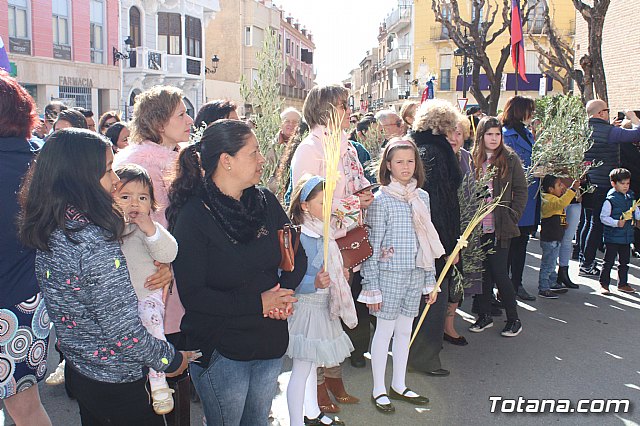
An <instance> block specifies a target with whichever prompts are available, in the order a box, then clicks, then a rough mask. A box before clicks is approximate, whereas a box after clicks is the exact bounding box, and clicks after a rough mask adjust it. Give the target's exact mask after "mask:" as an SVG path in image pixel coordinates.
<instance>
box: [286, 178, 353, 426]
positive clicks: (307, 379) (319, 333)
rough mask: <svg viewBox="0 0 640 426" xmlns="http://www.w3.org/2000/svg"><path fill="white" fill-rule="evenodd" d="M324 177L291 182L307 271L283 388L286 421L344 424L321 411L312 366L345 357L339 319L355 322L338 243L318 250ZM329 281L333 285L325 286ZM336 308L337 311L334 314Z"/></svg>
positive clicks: (295, 425) (348, 347)
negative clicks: (326, 250)
mask: <svg viewBox="0 0 640 426" xmlns="http://www.w3.org/2000/svg"><path fill="white" fill-rule="evenodd" d="M323 188H324V179H323V178H321V177H319V176H311V175H305V176H303V177H302V178H301V179H300V181H299V182H298V183H297V185H296V189H295V190H294V193H293V197H292V200H291V206H290V207H289V215H290V217H291V221H292V222H293V223H294V224H296V225H301V235H300V243H301V245H302V247H303V248H304V251H305V253H306V255H307V272H306V274H305V276H304V278H303V279H302V282H301V283H300V285H299V286H298V287H297V288H296V298H297V299H298V301H297V302H296V303H295V305H294V313H293V315H292V316H291V317H289V320H288V321H289V347H288V348H287V355H288V356H289V357H291V358H292V359H293V368H292V369H291V378H290V379H289V386H288V388H287V404H288V406H289V419H290V424H291V426H303V425H307V426H309V425H313V426H322V425H344V423H343V422H342V421H340V420H337V419H331V418H330V417H328V416H326V415H324V413H322V412H321V411H320V408H319V407H318V393H317V392H318V391H317V376H316V368H317V367H334V366H336V365H340V363H341V362H342V361H343V360H344V359H345V358H347V357H348V356H349V355H350V354H351V351H353V345H352V344H351V340H349V337H348V336H347V335H346V333H345V332H344V331H343V329H342V325H341V324H340V318H342V319H343V321H344V322H345V324H347V325H348V326H350V327H351V328H353V327H355V325H356V323H357V318H356V313H355V308H354V306H353V298H352V297H351V290H350V288H349V284H348V283H347V281H346V278H345V271H344V268H343V264H342V256H341V255H340V249H339V248H338V245H337V244H336V242H335V240H334V239H333V238H331V240H330V242H329V257H330V259H329V260H330V261H329V262H325V259H324V251H323V238H322V233H323V229H322V228H323V226H322V224H323V222H322V199H323V193H324V189H323ZM330 286H333V287H334V288H333V289H331V290H330V289H329V287H330ZM336 290H338V291H340V292H341V294H342V295H343V296H347V297H346V298H345V297H341V298H339V300H342V301H343V303H336V301H337V300H338V298H332V293H334V292H335V291H336ZM335 313H337V314H338V315H335Z"/></svg>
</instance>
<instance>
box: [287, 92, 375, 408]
mask: <svg viewBox="0 0 640 426" xmlns="http://www.w3.org/2000/svg"><path fill="white" fill-rule="evenodd" d="M348 98H349V91H348V90H347V89H345V88H344V87H343V86H339V85H328V86H316V87H314V88H313V89H311V91H310V92H309V94H308V95H307V99H306V100H305V101H304V107H303V111H302V112H303V115H304V119H305V122H306V123H307V124H308V125H309V128H310V131H309V135H308V136H307V137H306V138H305V139H304V140H303V141H302V142H301V143H300V145H299V146H298V148H297V149H296V152H295V154H294V155H293V159H292V160H291V178H292V179H291V181H292V184H293V185H295V184H296V183H297V182H298V180H300V178H301V177H302V176H304V175H305V174H311V175H318V176H322V177H325V176H326V170H325V165H324V140H325V138H326V137H327V136H328V134H329V129H328V127H327V126H328V124H329V121H330V115H331V112H332V111H334V110H335V111H336V112H337V113H338V116H339V117H341V118H342V122H341V128H342V130H343V132H342V140H341V143H340V161H339V164H338V173H339V178H338V181H337V182H336V188H335V191H334V193H333V207H334V211H337V212H338V214H336V215H335V216H334V219H335V220H334V221H333V222H332V223H333V225H334V227H335V228H336V236H337V237H340V236H343V235H344V234H346V231H347V230H348V229H351V228H352V227H354V226H355V225H357V223H358V222H359V220H360V216H361V209H366V208H367V207H369V204H371V202H372V201H373V194H372V193H371V191H370V190H368V189H367V187H368V186H369V182H368V181H367V179H366V178H365V177H364V171H363V169H362V164H360V161H359V160H358V153H357V151H356V149H355V147H354V146H353V145H352V144H351V142H349V138H348V136H347V134H346V133H345V132H344V130H346V129H348V128H349V125H350V123H349V115H350V113H351V111H350V109H349V103H348ZM363 189H365V190H364V191H362V190H363ZM338 222H339V223H338ZM359 271H360V268H359V266H358V267H356V268H354V271H353V277H352V279H351V287H352V294H353V295H354V300H355V299H356V298H357V295H358V294H359V293H360V290H361V284H360V282H361V280H362V276H361V275H360V272H359ZM355 306H356V313H357V316H358V326H356V327H355V328H354V329H347V330H346V332H347V335H349V338H350V339H351V340H352V342H353V346H354V348H355V350H354V353H352V354H351V364H352V365H353V366H354V367H364V366H365V361H364V356H363V354H364V352H366V351H367V350H368V347H369V338H370V331H369V312H368V310H367V307H366V306H365V305H364V304H362V303H355ZM317 392H318V405H319V407H320V410H321V411H322V412H323V413H337V412H338V411H339V410H340V408H339V407H338V405H336V404H334V403H333V401H332V400H331V398H330V396H329V392H331V393H332V394H333V396H334V398H335V399H336V401H337V402H338V403H342V404H354V403H357V402H358V398H356V397H354V396H352V395H349V394H348V393H347V391H346V390H345V388H344V383H343V382H342V368H341V367H340V366H337V367H331V368H323V367H320V368H318V388H317Z"/></svg>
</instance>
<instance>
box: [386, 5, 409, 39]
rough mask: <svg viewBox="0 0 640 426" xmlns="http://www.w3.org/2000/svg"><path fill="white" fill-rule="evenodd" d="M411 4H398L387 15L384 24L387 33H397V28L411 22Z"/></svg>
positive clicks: (399, 28)
mask: <svg viewBox="0 0 640 426" xmlns="http://www.w3.org/2000/svg"><path fill="white" fill-rule="evenodd" d="M411 7H412V6H411V5H410V4H399V5H398V7H397V8H396V9H394V10H393V12H391V14H389V16H387V19H385V21H384V22H385V24H386V27H387V32H388V33H397V32H398V31H399V30H401V29H403V28H404V27H406V26H408V25H410V24H411Z"/></svg>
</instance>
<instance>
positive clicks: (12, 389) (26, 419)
mask: <svg viewBox="0 0 640 426" xmlns="http://www.w3.org/2000/svg"><path fill="white" fill-rule="evenodd" d="M38 122H39V119H38V114H37V112H36V105H35V103H34V102H33V99H32V98H31V96H30V95H29V93H28V92H27V91H26V90H25V89H24V88H23V87H22V86H20V84H18V82H17V81H16V80H15V79H14V78H11V77H10V76H9V74H7V73H6V72H4V71H0V182H2V185H0V223H1V224H2V225H1V226H0V241H2V244H0V276H1V277H3V278H2V280H0V324H2V326H1V327H0V328H2V333H1V336H0V345H2V346H3V347H6V348H7V349H10V350H6V351H5V350H3V351H2V352H0V363H1V364H2V365H4V366H5V367H6V366H8V367H9V368H3V369H0V370H1V371H0V399H1V400H2V402H3V404H4V406H5V407H6V408H7V411H8V412H9V415H10V416H11V417H12V418H13V421H14V422H16V424H18V425H36V426H40V425H51V420H49V416H48V415H47V413H46V411H44V407H43V406H42V403H41V402H40V394H39V393H38V382H39V381H41V380H42V379H44V375H45V373H46V372H47V344H48V341H49V316H48V315H47V310H46V308H45V305H44V301H43V298H42V294H41V293H40V290H39V288H38V282H37V281H36V274H35V257H36V252H35V250H33V249H30V248H26V247H25V246H23V245H22V243H20V242H19V241H18V238H17V229H16V225H15V223H16V217H17V215H18V212H19V209H20V208H19V206H18V200H17V198H16V193H17V192H18V188H19V186H20V182H21V180H22V177H23V176H24V175H25V173H26V172H27V168H28V167H29V164H30V163H31V161H32V160H33V158H34V156H35V154H36V153H37V152H38V150H39V149H40V147H39V146H38V145H37V144H36V143H35V142H33V141H30V140H29V139H30V138H31V130H32V129H33V128H34V127H35V126H36V125H37V124H38ZM34 326H35V327H34ZM25 342H30V344H29V345H24V346H23V345H22V344H23V343H25ZM13 348H15V349H13ZM34 353H35V354H37V356H35V357H34V356H27V355H28V354H34Z"/></svg>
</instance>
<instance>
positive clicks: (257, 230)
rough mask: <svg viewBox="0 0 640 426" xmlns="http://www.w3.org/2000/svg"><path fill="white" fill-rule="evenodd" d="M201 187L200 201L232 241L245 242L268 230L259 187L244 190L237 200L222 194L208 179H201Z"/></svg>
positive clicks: (264, 201)
mask: <svg viewBox="0 0 640 426" xmlns="http://www.w3.org/2000/svg"><path fill="white" fill-rule="evenodd" d="M203 186H204V191H203V192H204V194H203V197H202V199H203V201H204V202H205V204H206V205H207V207H209V210H210V211H211V215H212V216H213V218H214V219H215V220H216V221H217V222H218V224H220V227H221V228H222V230H223V231H224V232H225V233H226V234H227V236H228V237H229V238H230V239H231V240H232V241H233V242H234V243H240V244H247V243H249V242H250V241H253V240H255V239H256V238H259V237H261V236H263V235H266V234H267V233H268V232H267V230H266V215H267V200H266V198H265V196H264V194H263V193H262V191H261V190H260V189H258V188H256V187H255V186H252V187H250V188H247V189H245V190H244V191H243V192H242V196H241V197H240V201H238V200H236V199H235V198H232V197H229V196H228V195H225V194H223V193H222V191H220V188H218V187H217V186H216V184H215V183H214V182H213V180H212V179H204V182H203Z"/></svg>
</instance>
